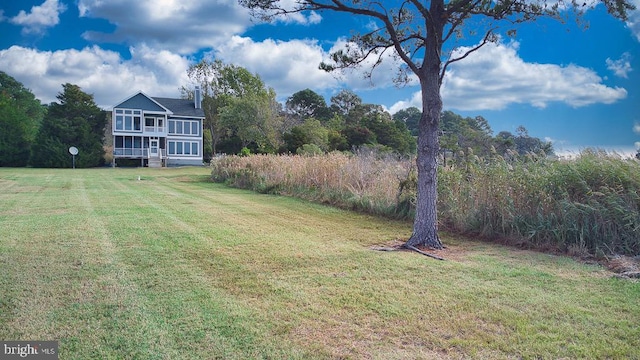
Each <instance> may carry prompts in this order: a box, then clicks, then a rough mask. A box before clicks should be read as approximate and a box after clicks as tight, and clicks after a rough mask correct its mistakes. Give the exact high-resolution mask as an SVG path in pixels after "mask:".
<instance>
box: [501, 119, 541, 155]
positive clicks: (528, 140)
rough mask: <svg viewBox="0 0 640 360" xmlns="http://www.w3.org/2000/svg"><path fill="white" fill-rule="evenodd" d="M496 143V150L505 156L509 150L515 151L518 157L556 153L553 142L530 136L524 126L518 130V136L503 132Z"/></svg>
mask: <svg viewBox="0 0 640 360" xmlns="http://www.w3.org/2000/svg"><path fill="white" fill-rule="evenodd" d="M494 141H495V144H496V146H495V149H496V151H497V152H498V153H499V154H505V153H506V152H507V151H508V150H513V151H515V152H517V153H518V155H526V154H529V153H534V154H545V155H553V153H554V151H553V144H551V142H548V141H542V140H540V139H539V138H537V137H532V136H529V131H528V130H527V129H526V128H525V127H524V126H522V125H520V126H519V127H518V128H517V129H516V135H513V134H512V133H510V132H508V131H501V132H500V133H499V134H498V135H497V136H496V139H495V140H494Z"/></svg>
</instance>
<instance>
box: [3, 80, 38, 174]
mask: <svg viewBox="0 0 640 360" xmlns="http://www.w3.org/2000/svg"><path fill="white" fill-rule="evenodd" d="M44 112H45V110H44V108H43V107H42V105H40V101H38V100H37V99H36V98H35V96H34V95H33V94H32V93H31V91H29V90H28V89H26V88H25V87H24V86H23V85H22V84H21V83H20V82H18V81H16V80H15V79H14V78H12V77H11V76H9V75H7V74H6V73H5V72H2V71H0V166H13V167H21V166H26V165H27V162H28V160H29V150H30V147H31V144H32V142H33V140H34V138H35V135H36V132H37V131H38V127H39V126H40V122H41V121H42V116H43V114H44Z"/></svg>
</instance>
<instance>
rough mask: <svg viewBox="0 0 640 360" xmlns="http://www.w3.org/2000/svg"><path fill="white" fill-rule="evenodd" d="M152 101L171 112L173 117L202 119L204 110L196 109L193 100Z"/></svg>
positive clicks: (166, 99)
mask: <svg viewBox="0 0 640 360" xmlns="http://www.w3.org/2000/svg"><path fill="white" fill-rule="evenodd" d="M152 99H153V100H155V101H156V102H157V103H159V104H160V105H162V106H164V107H165V108H167V109H169V110H170V111H171V112H173V115H174V116H190V117H201V118H203V117H204V110H203V109H202V108H200V109H196V108H195V106H194V102H193V100H186V99H171V98H160V97H154V98H152Z"/></svg>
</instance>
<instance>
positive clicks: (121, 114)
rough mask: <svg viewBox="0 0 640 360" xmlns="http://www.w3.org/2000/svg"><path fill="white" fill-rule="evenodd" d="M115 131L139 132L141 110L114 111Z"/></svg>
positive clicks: (140, 128) (140, 127)
mask: <svg viewBox="0 0 640 360" xmlns="http://www.w3.org/2000/svg"><path fill="white" fill-rule="evenodd" d="M115 112H116V123H115V129H116V130H117V131H141V130H142V110H126V109H116V111H115Z"/></svg>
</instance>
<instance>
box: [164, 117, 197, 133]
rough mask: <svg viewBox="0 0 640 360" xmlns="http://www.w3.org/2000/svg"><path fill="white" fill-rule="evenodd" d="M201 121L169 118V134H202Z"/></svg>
mask: <svg viewBox="0 0 640 360" xmlns="http://www.w3.org/2000/svg"><path fill="white" fill-rule="evenodd" d="M199 128H200V122H199V121H194V120H169V134H174V135H192V136H198V135H200V131H199Z"/></svg>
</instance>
